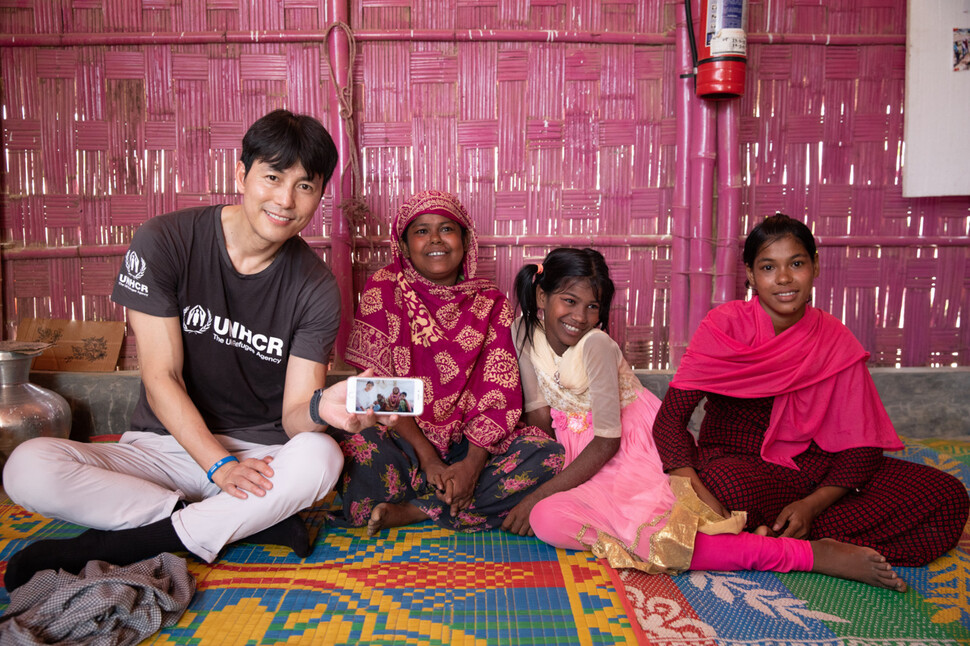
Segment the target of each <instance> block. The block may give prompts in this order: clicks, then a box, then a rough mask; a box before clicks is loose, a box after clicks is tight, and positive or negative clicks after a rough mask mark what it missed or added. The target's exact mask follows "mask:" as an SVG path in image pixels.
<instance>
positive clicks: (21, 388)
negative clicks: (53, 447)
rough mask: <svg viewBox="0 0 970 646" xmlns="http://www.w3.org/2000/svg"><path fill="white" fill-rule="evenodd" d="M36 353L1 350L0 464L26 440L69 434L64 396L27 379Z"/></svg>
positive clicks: (0, 465) (68, 408) (66, 404)
mask: <svg viewBox="0 0 970 646" xmlns="http://www.w3.org/2000/svg"><path fill="white" fill-rule="evenodd" d="M37 354H39V353H38V352H32V353H25V352H16V351H6V350H0V467H2V466H3V464H5V463H6V462H7V457H9V455H10V453H11V452H12V451H13V450H14V449H15V448H16V447H17V445H18V444H20V443H21V442H23V441H25V440H29V439H30V438H32V437H64V438H66V437H68V436H69V435H70V434H71V407H70V406H68V403H67V400H66V399H64V398H63V397H61V396H60V395H58V394H57V393H55V392H54V391H53V390H48V389H47V388H42V387H40V386H38V385H36V384H32V383H30V381H29V378H30V367H31V365H33V363H34V356H36V355H37Z"/></svg>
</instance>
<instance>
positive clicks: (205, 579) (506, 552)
mask: <svg viewBox="0 0 970 646" xmlns="http://www.w3.org/2000/svg"><path fill="white" fill-rule="evenodd" d="M907 447H908V448H907V451H906V454H905V456H904V457H905V458H906V459H910V460H915V461H920V462H924V463H928V464H932V465H934V466H936V467H938V468H941V469H943V470H945V471H948V472H950V473H953V474H954V475H956V476H957V477H960V478H961V479H962V480H963V481H964V482H965V483H967V482H970V443H965V442H952V441H948V442H938V441H930V440H925V441H921V442H913V441H908V442H907ZM927 493H928V495H929V494H930V492H927ZM307 517H308V520H309V522H310V525H311V527H312V528H313V530H312V531H314V532H317V540H316V544H315V549H314V551H313V553H312V554H311V555H310V556H309V557H308V558H307V559H305V560H303V561H301V560H300V559H298V558H296V557H294V556H293V555H292V553H291V552H290V551H289V550H285V549H283V548H275V547H272V546H261V545H249V544H236V545H232V546H230V547H229V548H227V549H226V550H225V552H224V553H223V555H222V556H221V557H220V559H219V561H217V562H216V563H214V564H213V565H207V564H205V563H201V562H200V561H198V560H196V559H194V558H192V557H189V567H190V570H191V571H192V573H193V575H195V577H196V579H197V582H198V590H197V592H196V595H195V597H194V599H193V600H192V604H191V605H190V606H189V609H188V611H187V612H186V613H185V615H183V616H182V619H181V620H180V621H179V623H178V624H177V625H176V626H173V627H171V628H167V629H164V630H162V631H161V632H159V633H157V634H156V635H154V636H153V637H151V638H150V639H148V640H147V641H145V642H144V643H146V644H166V645H171V644H182V645H186V644H199V645H201V646H208V645H210V644H227V645H229V644H231V645H233V646H235V645H257V644H284V643H285V644H409V645H422V646H423V645H438V644H474V645H487V644H535V645H540V644H582V645H587V644H635V643H641V644H657V645H659V646H673V645H675V644H677V645H684V646H695V645H711V646H714V645H718V646H721V645H725V646H727V645H731V646H733V645H738V646H741V645H743V646H752V645H764V646H768V645H772V646H781V645H783V644H792V645H796V646H809V645H811V646H889V645H893V646H896V645H900V646H916V645H917V644H925V645H927V646H940V645H943V644H970V591H968V585H970V584H968V580H970V534H968V533H965V534H964V540H963V541H962V542H961V545H960V547H959V548H958V549H957V550H953V551H952V552H950V553H949V554H947V555H945V556H944V557H942V558H940V559H938V560H937V561H935V562H934V563H932V564H930V565H929V566H927V567H923V568H901V569H900V573H901V575H902V576H903V577H904V578H905V579H906V581H907V582H908V583H909V585H910V588H911V589H910V591H909V592H907V593H905V594H897V593H893V592H889V591H883V590H877V589H875V588H871V587H869V586H866V585H863V584H857V583H852V582H847V581H840V580H837V579H831V578H828V577H823V576H820V575H813V574H803V573H794V574H777V575H776V574H770V573H755V572H742V573H721V572H694V573H688V574H685V575H681V576H676V577H668V576H647V575H643V574H641V573H639V572H634V571H620V572H617V571H614V570H612V569H610V568H609V567H606V566H604V565H602V564H601V563H600V562H598V561H597V560H595V559H594V558H592V556H591V555H590V554H589V553H576V552H565V551H563V550H555V549H552V548H550V547H548V546H546V545H544V544H543V543H541V542H540V541H538V540H537V539H534V538H520V537H517V536H511V535H509V534H505V533H503V532H489V533H483V534H457V533H454V532H450V531H446V530H442V529H440V528H438V527H436V526H434V525H431V524H430V523H423V524H420V525H415V526H412V527H407V528H401V529H397V530H392V531H390V532H384V533H383V535H382V536H381V537H380V538H377V539H371V538H368V537H367V536H366V532H365V531H364V530H362V529H357V530H347V529H340V528H333V527H323V510H322V509H317V510H314V511H312V512H310V513H309V514H308V515H307ZM79 531H80V528H78V527H76V526H74V525H70V524H68V523H63V522H59V521H52V520H48V519H45V518H42V517H40V516H35V515H33V514H30V513H27V512H26V511H24V510H23V509H22V508H20V507H18V506H17V505H14V504H12V503H11V502H10V501H9V500H6V501H5V502H2V503H0V561H2V562H0V575H2V573H3V571H5V569H6V560H7V559H8V558H9V556H10V555H11V554H13V553H14V552H16V551H17V550H19V549H20V548H21V547H22V546H24V545H25V544H27V543H28V542H30V541H33V540H37V539H40V538H67V537H69V536H73V535H75V534H77V533H78V532H79ZM617 590H619V591H620V592H617ZM8 603H9V596H8V595H7V593H6V591H5V590H2V589H0V610H2V609H4V608H6V606H7V604H8ZM628 617H629V619H628Z"/></svg>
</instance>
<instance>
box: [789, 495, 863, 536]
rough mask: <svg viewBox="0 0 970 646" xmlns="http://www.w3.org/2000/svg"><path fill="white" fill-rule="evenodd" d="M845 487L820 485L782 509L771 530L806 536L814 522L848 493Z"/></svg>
mask: <svg viewBox="0 0 970 646" xmlns="http://www.w3.org/2000/svg"><path fill="white" fill-rule="evenodd" d="M848 492H849V490H848V489H847V488H845V487H836V486H832V485H829V486H825V487H819V488H818V489H816V490H815V491H813V492H812V493H810V494H808V495H807V496H805V497H804V498H802V499H801V500H796V501H795V502H793V503H791V504H790V505H788V506H787V507H785V508H784V509H782V510H781V513H779V514H778V518H776V519H775V523H774V524H773V525H772V526H771V528H770V529H771V531H772V532H773V533H774V534H776V535H778V536H787V537H790V538H806V537H808V534H809V532H811V531H812V523H814V522H815V519H816V518H817V517H818V515H819V514H821V513H822V512H823V511H825V510H826V509H828V508H829V506H830V505H831V504H832V503H834V502H835V501H836V500H838V499H839V498H841V497H842V496H844V495H845V494H847V493H848Z"/></svg>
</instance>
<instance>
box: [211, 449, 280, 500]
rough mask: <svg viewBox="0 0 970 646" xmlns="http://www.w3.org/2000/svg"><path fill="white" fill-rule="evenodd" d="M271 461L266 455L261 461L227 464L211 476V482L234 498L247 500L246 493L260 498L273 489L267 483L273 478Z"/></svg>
mask: <svg viewBox="0 0 970 646" xmlns="http://www.w3.org/2000/svg"><path fill="white" fill-rule="evenodd" d="M272 461H273V457H272V456H270V455H267V456H266V457H265V458H262V459H259V458H246V459H245V460H243V461H242V462H227V463H226V464H224V465H222V466H221V467H219V468H218V469H217V470H216V472H215V473H213V474H212V481H213V482H214V483H216V484H217V485H219V488H220V489H222V490H223V491H225V492H226V493H227V494H229V495H230V496H235V497H236V498H248V497H249V496H248V495H247V494H246V492H247V491H248V492H249V493H251V494H253V495H254V496H260V497H262V496H265V495H266V492H267V491H269V490H270V489H272V488H273V483H272V482H270V481H269V479H270V478H272V477H273V469H272V467H270V466H269V463H270V462H272Z"/></svg>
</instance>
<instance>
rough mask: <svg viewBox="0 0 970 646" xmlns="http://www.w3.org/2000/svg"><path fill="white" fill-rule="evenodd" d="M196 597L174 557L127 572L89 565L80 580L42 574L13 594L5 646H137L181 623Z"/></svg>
mask: <svg viewBox="0 0 970 646" xmlns="http://www.w3.org/2000/svg"><path fill="white" fill-rule="evenodd" d="M193 594H195V579H194V578H193V577H192V575H191V574H189V571H188V568H187V567H186V565H185V559H183V558H180V557H178V556H175V555H174V554H167V553H166V554H160V555H158V556H156V557H155V558H152V559H146V560H144V561H139V562H138V563H132V564H131V565H126V566H125V567H116V566H114V565H111V564H109V563H105V562H104V561H90V562H88V564H87V565H86V566H85V567H84V570H83V571H82V572H81V573H80V574H79V575H74V574H69V573H67V572H64V571H63V570H61V571H60V572H54V570H43V571H41V572H38V573H37V574H35V575H34V576H33V578H31V579H30V581H28V582H27V583H25V584H24V585H22V586H20V587H19V588H17V589H16V590H14V591H13V593H11V595H10V605H9V606H8V607H7V611H6V613H5V614H4V616H3V618H2V619H0V645H3V646H6V645H7V644H16V645H20V644H25V645H26V644H72V645H74V644H91V645H97V646H101V645H108V644H110V645H112V646H113V645H115V644H137V643H138V642H139V641H141V640H142V639H144V638H145V637H148V636H149V635H152V634H153V633H155V632H156V631H158V630H159V629H160V628H163V627H166V626H171V625H172V624H174V623H176V622H177V621H178V620H179V617H181V616H182V613H183V612H185V609H186V608H187V607H188V605H189V602H190V601H191V600H192V595H193Z"/></svg>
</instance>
